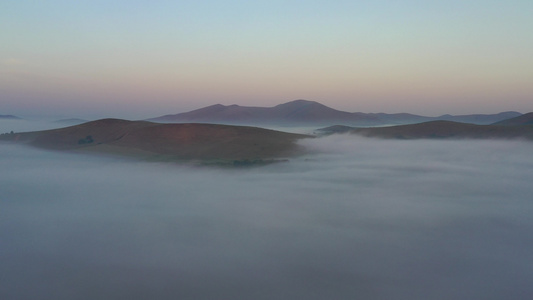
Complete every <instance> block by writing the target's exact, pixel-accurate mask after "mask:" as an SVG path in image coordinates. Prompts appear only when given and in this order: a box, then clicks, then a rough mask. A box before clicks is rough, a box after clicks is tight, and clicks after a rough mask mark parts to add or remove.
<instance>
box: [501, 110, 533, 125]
mask: <svg viewBox="0 0 533 300" xmlns="http://www.w3.org/2000/svg"><path fill="white" fill-rule="evenodd" d="M494 125H504V126H515V125H533V112H530V113H527V114H523V115H521V116H518V117H515V118H510V119H506V120H503V121H500V122H496V123H494Z"/></svg>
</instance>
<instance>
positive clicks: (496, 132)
mask: <svg viewBox="0 0 533 300" xmlns="http://www.w3.org/2000/svg"><path fill="white" fill-rule="evenodd" d="M318 132H320V133H322V134H335V133H350V134H357V135H362V136H365V137H376V138H387V139H527V140H533V126H529V125H516V126H503V125H476V124H467V123H459V122H452V121H430V122H424V123H418V124H409V125H398V126H389V127H372V128H353V127H352V128H350V127H346V126H331V127H327V128H322V129H319V130H318Z"/></svg>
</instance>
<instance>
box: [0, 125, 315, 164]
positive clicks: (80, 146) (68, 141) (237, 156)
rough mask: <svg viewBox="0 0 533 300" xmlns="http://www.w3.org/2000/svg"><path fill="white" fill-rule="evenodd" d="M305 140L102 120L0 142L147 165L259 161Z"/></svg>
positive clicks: (238, 129) (240, 129)
mask: <svg viewBox="0 0 533 300" xmlns="http://www.w3.org/2000/svg"><path fill="white" fill-rule="evenodd" d="M307 137H309V136H306V135H300V134H292V133H285V132H280V131H274V130H268V129H262V128H256V127H246V126H230V125H214V124H159V123H152V122H147V121H126V120H120V119H102V120H97V121H92V122H87V123H84V124H81V125H75V126H70V127H65V128H60V129H53V130H45V131H36V132H26V133H16V134H4V135H2V136H1V137H0V139H1V140H7V141H17V142H18V143H26V144H29V145H32V146H35V147H39V148H45V149H51V150H61V151H75V152H84V153H104V154H115V155H122V156H129V157H135V158H141V159H149V160H152V159H155V160H176V161H195V160H197V161H206V160H239V161H260V160H265V159H278V158H283V157H287V156H290V155H293V154H296V153H298V152H299V149H298V146H297V145H296V143H295V142H296V141H297V140H299V139H302V138H307Z"/></svg>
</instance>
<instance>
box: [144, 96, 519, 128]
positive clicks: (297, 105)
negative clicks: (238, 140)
mask: <svg viewBox="0 0 533 300" xmlns="http://www.w3.org/2000/svg"><path fill="white" fill-rule="evenodd" d="M520 115H521V113H519V112H513V111H508V112H501V113H497V114H472V115H457V116H453V115H442V116H439V117H426V116H420V115H415V114H410V113H394V114H387V113H362V112H346V111H341V110H337V109H334V108H331V107H328V106H326V105H324V104H322V103H319V102H316V101H309V100H303V99H299V100H294V101H290V102H287V103H282V104H278V105H276V106H273V107H254V106H240V105H236V104H232V105H222V104H215V105H210V106H206V107H203V108H199V109H196V110H192V111H189V112H184V113H178V114H167V115H164V116H160V117H155V118H150V119H147V121H151V122H163V123H186V122H202V123H205V122H207V123H224V124H235V125H256V124H257V125H287V126H294V125H296V126H302V125H307V126H321V125H322V126H327V125H348V126H383V125H402V124H413V123H421V122H428V121H436V120H447V121H456V122H463V123H472V124H480V125H481V124H486V125H488V124H492V123H494V122H498V121H502V120H505V119H509V118H512V117H517V116H520Z"/></svg>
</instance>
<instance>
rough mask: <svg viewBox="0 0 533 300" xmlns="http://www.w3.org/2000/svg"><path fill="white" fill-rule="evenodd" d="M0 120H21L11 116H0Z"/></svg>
mask: <svg viewBox="0 0 533 300" xmlns="http://www.w3.org/2000/svg"><path fill="white" fill-rule="evenodd" d="M0 119H9V120H22V118H19V117H17V116H13V115H0Z"/></svg>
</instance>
